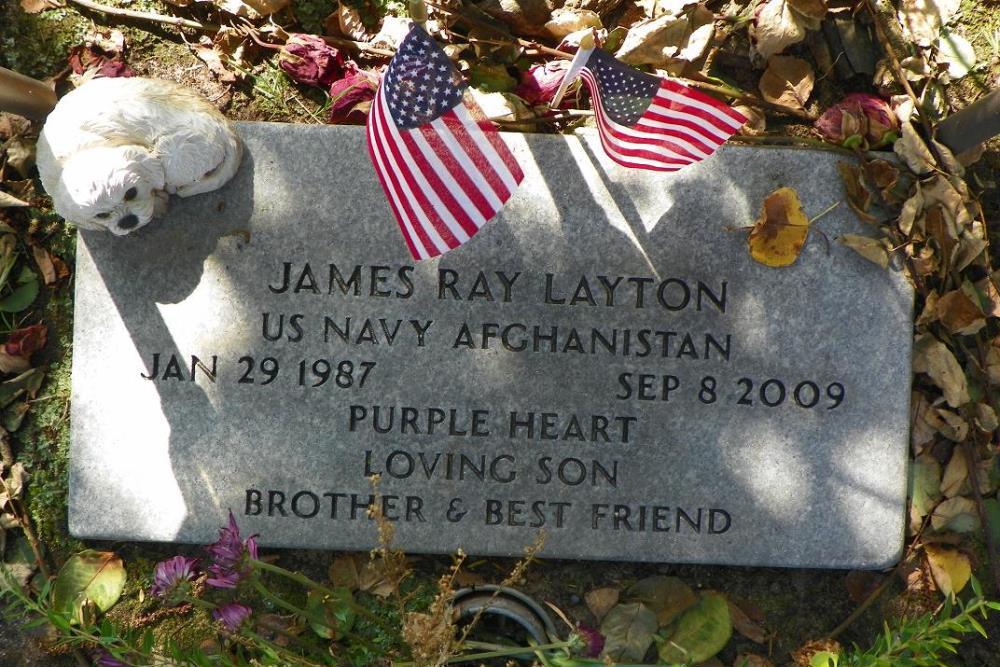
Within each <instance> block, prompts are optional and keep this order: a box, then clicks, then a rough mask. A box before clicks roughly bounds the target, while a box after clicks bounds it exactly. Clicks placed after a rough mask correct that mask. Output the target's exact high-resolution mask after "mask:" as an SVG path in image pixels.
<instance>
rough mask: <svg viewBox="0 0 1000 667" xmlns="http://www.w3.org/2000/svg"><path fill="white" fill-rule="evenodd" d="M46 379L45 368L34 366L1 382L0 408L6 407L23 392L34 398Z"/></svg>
mask: <svg viewBox="0 0 1000 667" xmlns="http://www.w3.org/2000/svg"><path fill="white" fill-rule="evenodd" d="M44 379H45V368H44V367H39V368H32V369H31V370H27V371H24V372H23V373H21V374H20V375H18V376H17V377H15V378H11V379H10V380H7V381H6V382H0V408H6V407H7V406H8V405H10V404H11V403H13V402H14V399H16V398H17V397H18V396H20V395H21V394H24V393H27V394H28V395H29V396H31V397H32V398H34V397H35V394H37V393H38V390H39V389H40V388H41V386H42V380H44Z"/></svg>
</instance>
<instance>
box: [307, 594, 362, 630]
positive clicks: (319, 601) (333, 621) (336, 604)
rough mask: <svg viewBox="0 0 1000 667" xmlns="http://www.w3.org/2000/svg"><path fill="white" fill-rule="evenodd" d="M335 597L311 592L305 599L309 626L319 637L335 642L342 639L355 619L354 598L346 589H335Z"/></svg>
mask: <svg viewBox="0 0 1000 667" xmlns="http://www.w3.org/2000/svg"><path fill="white" fill-rule="evenodd" d="M334 593H336V594H337V595H336V596H335V597H334V596H330V595H326V594H325V593H323V592H322V591H318V590H311V591H309V596H308V597H307V598H306V611H307V612H308V613H309V619H308V620H309V626H310V627H311V628H312V629H313V632H315V633H316V634H317V635H319V636H320V637H323V638H324V639H332V640H334V641H337V640H339V639H342V638H343V637H344V636H345V635H346V634H347V633H348V632H350V631H351V627H352V626H353V625H354V621H355V619H356V618H357V614H356V613H355V611H354V604H353V602H354V596H352V595H351V591H350V590H348V589H347V588H336V589H334Z"/></svg>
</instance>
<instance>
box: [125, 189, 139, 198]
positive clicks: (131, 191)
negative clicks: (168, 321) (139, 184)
mask: <svg viewBox="0 0 1000 667" xmlns="http://www.w3.org/2000/svg"><path fill="white" fill-rule="evenodd" d="M137 194H139V193H138V191H137V190H136V189H135V188H129V189H128V190H126V191H125V201H132V200H133V199H135V196H136V195H137Z"/></svg>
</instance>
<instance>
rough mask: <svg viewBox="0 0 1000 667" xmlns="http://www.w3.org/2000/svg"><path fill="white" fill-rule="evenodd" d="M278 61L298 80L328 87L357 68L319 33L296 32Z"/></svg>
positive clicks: (310, 84) (289, 37) (293, 78)
mask: <svg viewBox="0 0 1000 667" xmlns="http://www.w3.org/2000/svg"><path fill="white" fill-rule="evenodd" d="M278 65H279V66H280V67H281V69H283V70H284V71H285V74H287V75H288V76H289V77H291V78H292V80H293V81H295V82H296V83H303V84H306V85H307V86H319V87H321V88H326V87H327V86H330V85H331V84H333V82H334V81H337V80H338V79H342V78H344V76H345V75H347V74H353V73H354V72H356V71H357V69H358V68H357V65H355V64H354V63H353V62H352V61H350V60H348V59H347V58H345V57H344V56H343V55H342V54H341V53H340V51H338V50H337V49H335V48H333V47H332V46H330V45H329V44H327V43H326V42H324V41H323V39H322V38H320V37H317V36H316V35H306V34H302V33H292V34H291V35H289V36H288V41H287V42H285V45H284V46H283V47H281V52H280V53H279V54H278Z"/></svg>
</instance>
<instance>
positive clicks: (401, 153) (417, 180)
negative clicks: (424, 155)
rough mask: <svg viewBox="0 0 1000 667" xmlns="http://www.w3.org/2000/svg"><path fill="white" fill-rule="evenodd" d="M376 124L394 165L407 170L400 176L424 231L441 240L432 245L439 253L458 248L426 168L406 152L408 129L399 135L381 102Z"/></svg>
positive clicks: (456, 240)
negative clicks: (420, 216)
mask: <svg viewBox="0 0 1000 667" xmlns="http://www.w3.org/2000/svg"><path fill="white" fill-rule="evenodd" d="M379 121H380V124H381V127H382V131H383V132H384V133H385V136H386V138H387V139H388V141H387V142H386V145H387V146H388V148H389V150H390V151H391V152H392V154H393V155H395V156H396V160H397V163H402V164H403V165H404V166H405V167H406V168H405V169H402V170H401V174H402V176H403V180H404V181H405V182H406V183H407V184H408V185H409V186H410V192H411V193H412V194H413V197H414V199H415V200H416V202H417V205H418V206H419V207H420V210H421V211H422V212H423V219H424V220H426V224H425V226H424V229H425V231H426V232H427V234H428V235H429V236H431V238H434V237H435V236H437V238H438V239H440V243H435V245H436V246H437V248H438V251H439V253H441V252H445V251H446V250H448V249H450V248H456V247H458V246H459V245H461V244H460V243H459V241H458V239H456V238H455V234H454V233H453V232H452V230H451V229H450V228H449V226H448V224H447V222H446V221H445V220H444V219H443V218H442V217H441V215H440V212H441V210H442V209H444V205H443V204H442V203H441V200H440V199H439V198H438V196H437V192H435V191H434V189H433V188H431V187H430V185H429V184H428V183H427V179H426V177H425V176H424V171H425V170H426V165H424V164H422V161H418V160H415V159H414V157H415V156H414V155H413V154H412V153H410V152H409V148H408V146H407V145H406V142H405V140H404V139H403V137H402V136H401V135H402V134H405V133H407V132H408V130H403V131H402V132H400V130H399V128H398V127H396V125H395V124H394V123H390V122H388V108H386V107H385V105H384V100H383V114H382V115H380V116H379Z"/></svg>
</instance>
